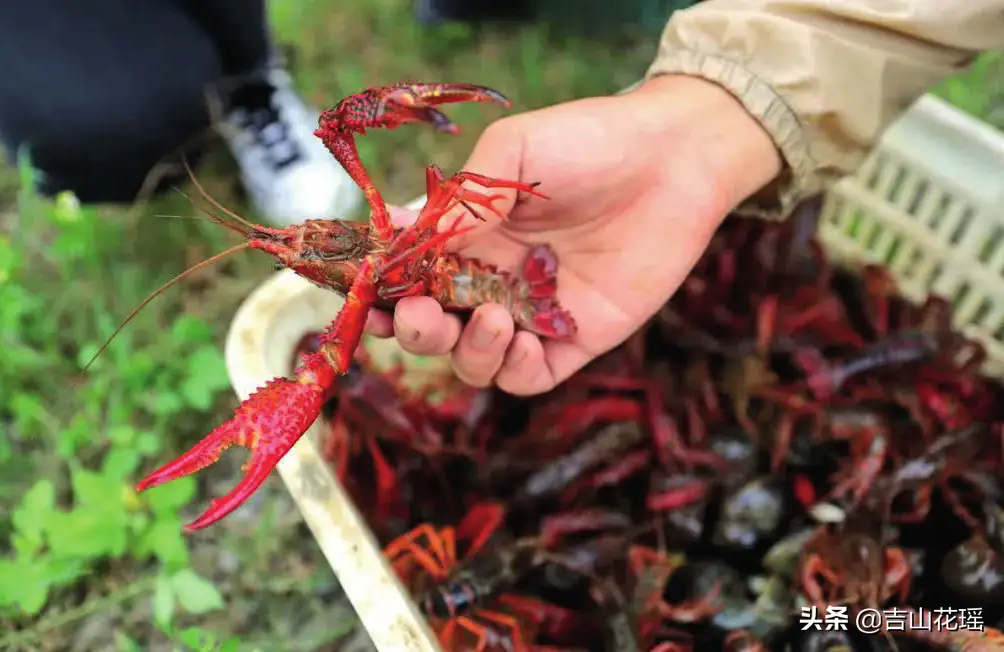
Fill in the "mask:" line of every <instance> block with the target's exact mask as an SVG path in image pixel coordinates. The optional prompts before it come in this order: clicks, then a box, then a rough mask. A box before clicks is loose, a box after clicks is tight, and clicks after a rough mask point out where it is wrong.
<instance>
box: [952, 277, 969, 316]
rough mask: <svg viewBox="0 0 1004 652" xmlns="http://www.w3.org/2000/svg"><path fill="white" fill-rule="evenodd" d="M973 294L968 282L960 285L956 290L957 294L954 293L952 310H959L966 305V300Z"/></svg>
mask: <svg viewBox="0 0 1004 652" xmlns="http://www.w3.org/2000/svg"><path fill="white" fill-rule="evenodd" d="M971 292H972V286H970V285H969V282H968V281H966V282H964V283H962V284H961V285H959V287H957V288H956V289H955V292H953V293H952V310H958V309H959V306H961V305H962V304H963V303H965V301H966V298H967V297H968V296H969V295H970V293H971Z"/></svg>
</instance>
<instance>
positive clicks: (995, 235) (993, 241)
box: [976, 224, 1004, 263]
mask: <svg viewBox="0 0 1004 652" xmlns="http://www.w3.org/2000/svg"><path fill="white" fill-rule="evenodd" d="M1002 240H1004V227H1002V226H1000V225H998V224H995V225H994V227H993V228H992V229H990V233H989V234H987V238H986V240H985V241H984V242H983V244H982V246H980V249H979V251H978V252H977V254H976V256H977V258H979V261H980V262H981V263H987V262H989V261H990V257H991V256H993V255H994V252H996V251H997V248H998V247H999V246H1000V244H1001V241H1002Z"/></svg>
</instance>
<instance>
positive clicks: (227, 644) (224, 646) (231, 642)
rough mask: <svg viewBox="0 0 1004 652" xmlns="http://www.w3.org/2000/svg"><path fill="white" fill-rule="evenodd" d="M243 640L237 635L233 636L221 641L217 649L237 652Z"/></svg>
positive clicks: (218, 651) (218, 650) (225, 651)
mask: <svg viewBox="0 0 1004 652" xmlns="http://www.w3.org/2000/svg"><path fill="white" fill-rule="evenodd" d="M240 645H241V640H240V639H239V638H237V637H236V636H231V637H230V638H228V639H227V640H225V641H223V642H222V643H220V647H218V648H217V649H216V652H237V650H239V649H240Z"/></svg>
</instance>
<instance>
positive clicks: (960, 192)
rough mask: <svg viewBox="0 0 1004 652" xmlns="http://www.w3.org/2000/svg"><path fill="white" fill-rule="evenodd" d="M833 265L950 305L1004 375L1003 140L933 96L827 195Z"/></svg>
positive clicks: (990, 369) (824, 231) (993, 370)
mask: <svg viewBox="0 0 1004 652" xmlns="http://www.w3.org/2000/svg"><path fill="white" fill-rule="evenodd" d="M820 231H821V232H820V237H821V240H822V242H823V244H824V245H825V246H826V249H827V251H828V253H829V254H830V255H831V256H832V257H833V258H834V259H836V260H839V261H841V262H848V263H851V264H854V263H861V262H873V263H880V264H882V265H885V266H886V267H888V268H889V269H890V270H891V271H892V272H893V274H894V275H895V277H896V279H897V281H899V283H900V289H901V290H902V292H903V294H904V295H906V296H907V297H909V298H911V299H913V300H915V301H921V300H923V299H924V298H925V297H926V296H927V295H928V294H931V293H934V294H938V295H941V296H944V297H945V298H947V299H950V300H951V301H952V308H953V315H954V317H955V324H956V326H957V327H959V328H961V329H962V330H963V331H964V332H965V333H966V334H967V335H969V336H971V337H973V338H974V339H977V340H979V341H980V342H982V343H983V345H984V346H985V347H986V348H987V354H988V359H989V361H988V363H987V366H986V368H985V369H986V371H987V373H990V374H993V375H995V376H1000V375H1004V247H1001V246H1000V245H1001V244H1002V243H1004V135H1002V134H1001V133H1000V132H999V131H997V130H996V129H994V128H993V127H991V126H989V125H987V124H985V123H982V122H979V121H978V120H974V119H973V118H970V117H969V116H967V115H965V114H963V113H961V112H960V111H959V110H958V109H956V108H954V107H952V106H951V105H949V104H946V103H945V102H943V101H942V100H939V99H938V98H936V97H934V96H933V95H928V96H925V97H924V98H922V99H921V100H919V101H918V102H917V103H916V104H915V105H914V106H913V107H912V108H911V109H910V111H909V112H908V113H907V114H906V115H904V116H903V118H901V119H900V120H899V121H897V122H896V123H895V124H894V125H892V126H891V127H890V128H889V129H888V130H887V131H886V133H885V134H884V136H883V138H882V141H881V143H880V145H879V147H877V148H876V150H875V151H874V152H873V153H872V155H871V156H869V158H868V159H867V160H866V161H865V163H864V164H863V165H862V166H861V168H860V169H859V170H858V172H857V173H856V174H854V175H852V176H849V177H846V178H844V179H841V180H840V182H838V183H837V184H835V186H834V187H833V188H832V189H831V191H830V193H829V194H828V196H827V199H826V202H825V204H824V208H823V218H822V224H821V226H820Z"/></svg>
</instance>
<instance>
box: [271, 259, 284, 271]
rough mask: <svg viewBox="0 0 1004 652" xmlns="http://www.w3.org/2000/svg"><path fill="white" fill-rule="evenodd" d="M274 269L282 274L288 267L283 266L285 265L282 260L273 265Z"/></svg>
mask: <svg viewBox="0 0 1004 652" xmlns="http://www.w3.org/2000/svg"><path fill="white" fill-rule="evenodd" d="M273 267H274V268H275V271H277V272H281V271H282V270H284V269H286V266H285V265H283V263H282V261H281V260H277V261H275V264H274V265H273Z"/></svg>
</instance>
